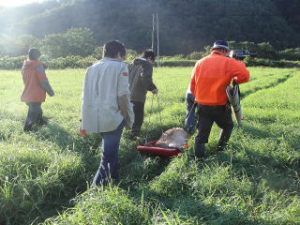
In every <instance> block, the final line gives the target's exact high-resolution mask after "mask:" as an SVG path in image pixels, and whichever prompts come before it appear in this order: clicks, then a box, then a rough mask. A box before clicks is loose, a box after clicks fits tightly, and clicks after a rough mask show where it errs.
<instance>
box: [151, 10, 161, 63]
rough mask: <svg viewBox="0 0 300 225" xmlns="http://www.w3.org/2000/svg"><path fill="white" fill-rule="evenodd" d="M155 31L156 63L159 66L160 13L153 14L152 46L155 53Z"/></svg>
mask: <svg viewBox="0 0 300 225" xmlns="http://www.w3.org/2000/svg"><path fill="white" fill-rule="evenodd" d="M155 31H156V62H157V65H158V66H159V65H160V63H159V54H160V53H159V19H158V13H153V14H152V45H151V48H152V50H153V51H154V48H155V46H154V45H155Z"/></svg>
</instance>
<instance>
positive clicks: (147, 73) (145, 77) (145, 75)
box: [142, 62, 158, 94]
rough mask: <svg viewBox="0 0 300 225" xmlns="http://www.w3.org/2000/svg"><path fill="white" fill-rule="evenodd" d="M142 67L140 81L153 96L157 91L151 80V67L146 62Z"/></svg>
mask: <svg viewBox="0 0 300 225" xmlns="http://www.w3.org/2000/svg"><path fill="white" fill-rule="evenodd" d="M142 67H143V72H142V81H143V83H144V85H145V87H146V88H147V90H148V91H151V92H152V93H153V94H157V93H158V89H157V87H156V85H155V84H154V83H153V80H152V74H153V66H152V65H151V64H150V63H149V62H147V63H145V64H144V65H143V66H142Z"/></svg>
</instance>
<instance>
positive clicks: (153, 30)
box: [151, 13, 155, 50]
mask: <svg viewBox="0 0 300 225" xmlns="http://www.w3.org/2000/svg"><path fill="white" fill-rule="evenodd" d="M154 35H155V15H154V13H153V14H152V45H151V49H152V50H154Z"/></svg>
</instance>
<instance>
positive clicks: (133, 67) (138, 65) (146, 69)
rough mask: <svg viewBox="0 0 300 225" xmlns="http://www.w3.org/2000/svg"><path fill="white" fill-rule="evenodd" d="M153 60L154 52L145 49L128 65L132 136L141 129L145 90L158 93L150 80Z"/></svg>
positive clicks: (136, 134)
mask: <svg viewBox="0 0 300 225" xmlns="http://www.w3.org/2000/svg"><path fill="white" fill-rule="evenodd" d="M154 61H155V54H154V52H153V51H152V50H145V51H144V53H143V55H142V56H141V57H139V58H136V59H135V60H134V61H133V63H132V64H130V65H129V67H128V68H129V89H130V92H131V94H130V101H131V103H132V104H133V112H134V123H133V126H132V130H131V137H132V138H135V137H137V136H138V135H139V134H140V131H141V127H142V124H143V121H144V106H145V101H146V94H147V91H151V92H152V93H153V94H157V93H158V89H157V87H156V86H155V84H154V83H153V80H152V74H153V63H154Z"/></svg>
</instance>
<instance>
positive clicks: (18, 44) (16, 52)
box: [0, 35, 40, 57]
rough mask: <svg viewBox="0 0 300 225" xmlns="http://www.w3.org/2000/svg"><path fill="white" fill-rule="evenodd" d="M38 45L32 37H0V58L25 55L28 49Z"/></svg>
mask: <svg viewBox="0 0 300 225" xmlns="http://www.w3.org/2000/svg"><path fill="white" fill-rule="evenodd" d="M39 45H40V40H39V39H38V38H36V37H34V36H32V35H21V36H13V37H12V36H8V35H1V36H0V55H1V56H11V57H15V56H20V55H25V54H27V52H28V49H29V48H32V47H37V46H39Z"/></svg>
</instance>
